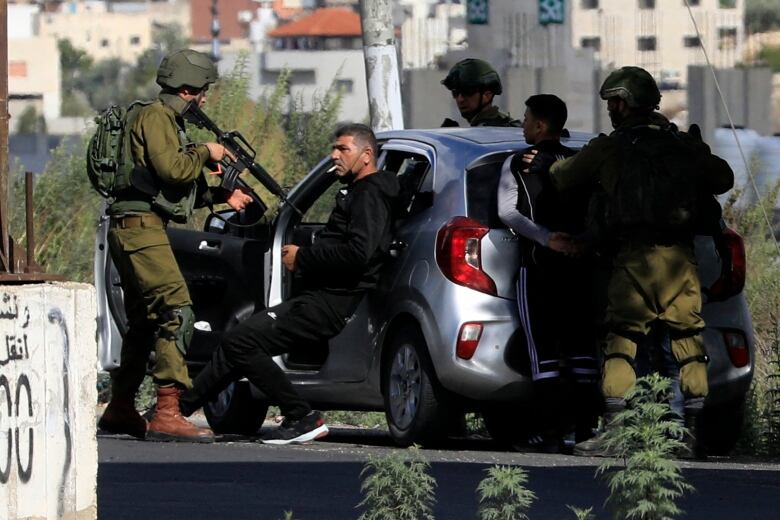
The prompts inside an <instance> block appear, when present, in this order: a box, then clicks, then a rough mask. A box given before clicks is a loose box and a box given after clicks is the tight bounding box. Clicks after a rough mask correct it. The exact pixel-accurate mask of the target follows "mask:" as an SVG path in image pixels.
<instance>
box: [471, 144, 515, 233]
mask: <svg viewBox="0 0 780 520" xmlns="http://www.w3.org/2000/svg"><path fill="white" fill-rule="evenodd" d="M509 155H510V154H509V153H508V152H502V153H499V154H495V155H491V156H489V157H485V158H483V159H480V160H479V161H477V163H475V164H473V165H472V166H471V167H470V168H469V169H468V170H467V171H466V204H467V206H466V208H467V214H468V216H469V218H473V219H474V220H477V221H479V222H481V223H482V224H486V225H487V226H488V227H489V228H491V229H500V228H506V225H505V224H504V223H503V222H501V219H500V218H498V196H497V194H498V182H499V180H500V178H501V166H502V165H503V164H504V161H505V160H506V158H507V157H508V156H509Z"/></svg>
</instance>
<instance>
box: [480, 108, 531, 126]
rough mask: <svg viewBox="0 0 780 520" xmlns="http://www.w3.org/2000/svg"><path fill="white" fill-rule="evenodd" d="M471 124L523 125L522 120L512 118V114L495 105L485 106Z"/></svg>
mask: <svg viewBox="0 0 780 520" xmlns="http://www.w3.org/2000/svg"><path fill="white" fill-rule="evenodd" d="M469 124H470V125H471V126H515V127H521V126H523V123H522V121H518V120H517V119H512V116H510V115H509V114H506V113H504V112H501V111H500V110H499V109H498V107H495V106H493V105H491V106H489V107H485V108H484V109H483V110H482V111H481V112H479V113H478V114H477V115H475V116H474V117H473V118H471V120H470V121H469Z"/></svg>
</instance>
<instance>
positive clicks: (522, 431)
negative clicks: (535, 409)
mask: <svg viewBox="0 0 780 520" xmlns="http://www.w3.org/2000/svg"><path fill="white" fill-rule="evenodd" d="M481 414H482V420H483V421H484V422H485V429H487V431H488V433H489V434H490V437H491V438H492V439H493V442H495V443H496V444H497V445H498V446H499V447H501V448H502V449H509V448H512V446H513V445H515V444H517V443H524V442H526V441H527V440H528V433H529V432H528V428H527V427H525V425H524V422H523V418H524V417H529V415H528V414H527V413H526V411H525V410H523V407H522V405H512V406H509V405H495V406H489V407H485V408H483V409H482V410H481Z"/></svg>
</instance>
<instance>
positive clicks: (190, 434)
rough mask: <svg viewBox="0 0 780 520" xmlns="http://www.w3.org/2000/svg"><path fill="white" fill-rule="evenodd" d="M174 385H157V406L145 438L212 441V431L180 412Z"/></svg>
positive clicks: (178, 392)
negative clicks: (197, 424)
mask: <svg viewBox="0 0 780 520" xmlns="http://www.w3.org/2000/svg"><path fill="white" fill-rule="evenodd" d="M181 392H182V391H181V390H180V389H179V388H176V387H173V386H172V387H168V388H162V387H157V408H156V409H155V411H154V418H153V419H152V421H151V422H150V423H149V431H148V432H147V434H146V438H147V440H152V441H182V442H214V433H213V432H212V431H211V430H209V429H208V428H198V427H197V426H195V425H194V424H192V423H191V422H189V421H188V420H187V419H185V418H184V416H183V415H182V414H181V410H180V409H179V395H180V394H181Z"/></svg>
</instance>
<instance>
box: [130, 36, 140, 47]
mask: <svg viewBox="0 0 780 520" xmlns="http://www.w3.org/2000/svg"><path fill="white" fill-rule="evenodd" d="M130 45H141V37H140V36H131V37H130Z"/></svg>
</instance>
